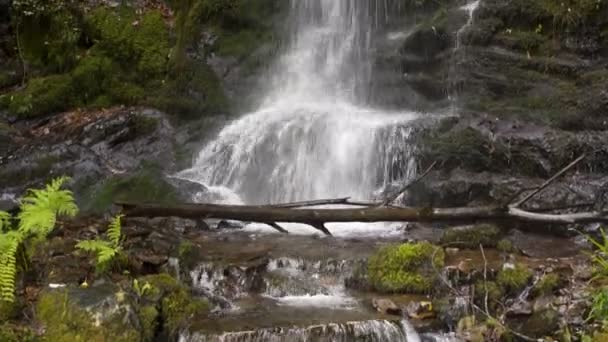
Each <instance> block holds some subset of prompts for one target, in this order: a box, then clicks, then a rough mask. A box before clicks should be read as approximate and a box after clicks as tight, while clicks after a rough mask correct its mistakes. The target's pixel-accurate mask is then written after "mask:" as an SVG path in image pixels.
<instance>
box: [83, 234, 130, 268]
mask: <svg viewBox="0 0 608 342" xmlns="http://www.w3.org/2000/svg"><path fill="white" fill-rule="evenodd" d="M76 248H78V249H81V250H83V251H85V252H89V253H93V254H95V257H96V262H95V266H96V267H97V270H98V271H103V270H105V269H106V268H107V266H108V265H109V264H110V262H111V261H112V260H114V257H115V256H116V255H117V254H118V253H120V248H119V247H114V246H113V245H112V243H111V242H108V241H104V240H99V239H97V240H84V241H80V242H79V243H78V244H76Z"/></svg>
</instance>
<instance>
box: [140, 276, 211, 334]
mask: <svg viewBox="0 0 608 342" xmlns="http://www.w3.org/2000/svg"><path fill="white" fill-rule="evenodd" d="M139 283H140V284H145V283H149V284H150V285H152V289H151V290H150V292H149V293H147V294H146V295H145V296H144V299H145V300H148V301H152V302H155V301H156V302H159V303H160V314H161V320H162V322H163V323H164V328H165V329H166V330H167V331H168V332H169V334H170V335H171V336H176V334H177V333H178V332H179V331H180V330H182V329H184V328H185V327H186V326H188V324H189V322H190V321H191V320H192V319H193V318H194V317H203V316H206V315H207V314H208V312H209V303H208V302H207V301H206V300H204V299H200V298H197V297H194V296H193V295H192V293H191V291H190V289H189V288H188V287H186V286H185V285H183V284H181V283H180V282H179V281H178V280H177V279H175V278H173V277H172V276H170V275H169V274H166V273H161V274H155V275H149V276H145V277H141V278H140V279H139Z"/></svg>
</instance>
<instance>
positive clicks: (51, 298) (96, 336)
mask: <svg viewBox="0 0 608 342" xmlns="http://www.w3.org/2000/svg"><path fill="white" fill-rule="evenodd" d="M36 317H37V319H38V320H39V321H40V323H41V324H42V325H43V326H44V328H45V333H44V336H43V337H42V340H43V341H52V342H68V341H69V342H89V341H100V342H101V341H136V340H139V334H138V332H137V331H135V330H134V329H132V328H128V327H127V326H125V325H124V324H121V323H122V322H114V323H102V324H101V325H99V326H97V325H96V324H95V322H94V319H93V317H91V315H90V314H89V313H88V312H87V311H86V310H84V309H82V308H79V307H78V306H76V305H75V304H74V303H72V302H71V301H70V300H69V297H68V294H67V292H66V291H53V292H45V293H43V294H41V295H40V297H39V299H38V303H37V305H36Z"/></svg>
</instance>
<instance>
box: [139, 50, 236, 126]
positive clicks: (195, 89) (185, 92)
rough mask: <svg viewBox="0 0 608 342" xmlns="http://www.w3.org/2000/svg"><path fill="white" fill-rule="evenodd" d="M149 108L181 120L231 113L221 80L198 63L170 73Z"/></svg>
mask: <svg viewBox="0 0 608 342" xmlns="http://www.w3.org/2000/svg"><path fill="white" fill-rule="evenodd" d="M151 104H153V105H154V106H155V107H157V108H158V109H160V110H163V111H165V112H167V113H171V114H176V115H178V116H179V117H180V118H183V119H194V118H199V117H201V116H202V115H205V114H210V115H213V114H226V113H229V112H230V107H229V105H228V100H227V98H226V95H225V93H224V89H223V88H222V85H221V82H220V80H219V79H218V77H217V75H216V74H215V73H214V72H213V70H211V68H210V67H209V66H208V65H207V64H205V63H203V62H200V61H189V62H188V63H186V64H185V65H184V66H183V69H182V70H181V71H176V72H175V73H173V74H172V76H171V78H169V79H168V80H167V81H166V82H165V84H164V85H163V86H162V87H161V88H160V90H159V91H158V92H157V95H156V96H155V97H154V98H153V99H152V100H151Z"/></svg>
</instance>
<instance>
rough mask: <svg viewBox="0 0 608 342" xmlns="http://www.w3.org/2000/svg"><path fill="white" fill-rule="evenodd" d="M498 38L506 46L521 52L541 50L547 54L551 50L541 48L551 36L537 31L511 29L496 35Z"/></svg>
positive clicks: (540, 51)
mask: <svg viewBox="0 0 608 342" xmlns="http://www.w3.org/2000/svg"><path fill="white" fill-rule="evenodd" d="M496 38H497V39H498V40H499V41H500V42H501V43H502V44H503V45H505V46H507V47H509V48H511V49H514V50H518V51H521V52H539V53H542V54H547V53H548V52H549V51H551V50H549V51H547V50H540V47H541V46H544V45H545V44H547V42H549V41H550V40H549V38H548V37H547V36H544V35H542V34H540V33H538V32H536V31H525V30H509V31H508V32H503V33H500V34H498V35H496Z"/></svg>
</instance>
